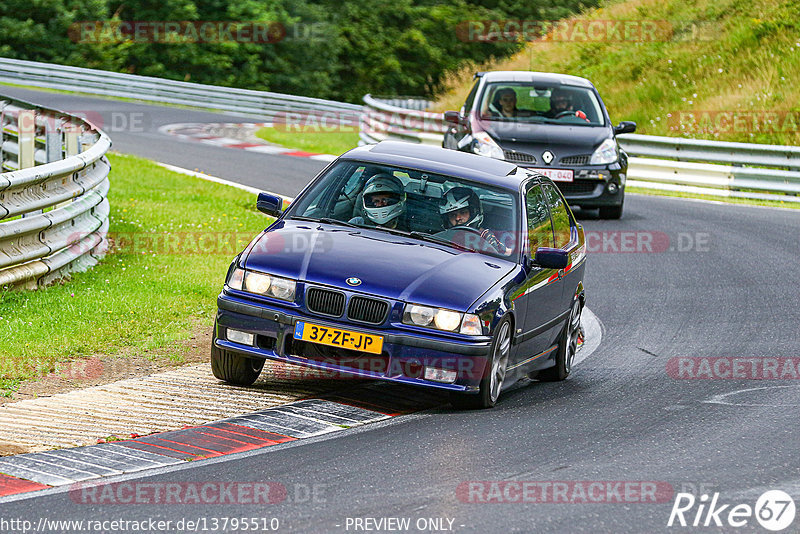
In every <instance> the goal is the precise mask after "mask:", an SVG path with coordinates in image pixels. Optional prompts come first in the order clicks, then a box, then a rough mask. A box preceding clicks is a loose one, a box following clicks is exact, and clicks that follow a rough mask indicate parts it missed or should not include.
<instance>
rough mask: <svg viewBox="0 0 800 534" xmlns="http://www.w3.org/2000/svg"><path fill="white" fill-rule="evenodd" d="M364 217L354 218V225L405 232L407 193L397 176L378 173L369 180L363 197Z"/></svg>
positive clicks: (365, 185)
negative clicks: (380, 227)
mask: <svg viewBox="0 0 800 534" xmlns="http://www.w3.org/2000/svg"><path fill="white" fill-rule="evenodd" d="M361 209H362V212H363V214H364V216H363V217H353V218H352V219H350V222H351V223H353V224H366V225H369V226H382V227H385V228H399V229H401V230H404V229H405V228H404V226H405V220H404V219H405V212H406V192H405V188H404V187H403V182H402V181H400V179H399V178H397V177H396V176H392V175H391V174H387V173H378V174H376V175H374V176H373V177H372V178H370V179H369V180H367V183H365V184H364V191H363V193H362V195H361Z"/></svg>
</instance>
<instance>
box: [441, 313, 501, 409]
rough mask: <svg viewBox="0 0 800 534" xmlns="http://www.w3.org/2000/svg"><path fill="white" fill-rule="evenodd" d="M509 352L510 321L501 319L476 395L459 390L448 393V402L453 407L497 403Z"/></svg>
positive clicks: (469, 407) (479, 406)
mask: <svg viewBox="0 0 800 534" xmlns="http://www.w3.org/2000/svg"><path fill="white" fill-rule="evenodd" d="M510 353H511V321H510V320H509V319H503V321H502V322H501V323H500V324H499V325H497V333H496V334H495V336H494V339H493V340H492V346H491V350H490V352H489V354H491V359H490V360H489V362H488V365H487V366H486V370H485V371H484V376H483V378H482V379H481V383H480V386H479V387H480V389H479V392H478V394H477V395H474V394H466V393H459V392H451V393H450V404H452V405H453V406H454V407H455V408H466V409H476V408H491V407H492V406H494V405H495V404H496V403H497V399H498V397H500V390H502V389H503V382H504V381H505V378H506V370H507V369H508V355H509V354H510Z"/></svg>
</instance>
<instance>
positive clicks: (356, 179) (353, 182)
mask: <svg viewBox="0 0 800 534" xmlns="http://www.w3.org/2000/svg"><path fill="white" fill-rule="evenodd" d="M364 169H365V167H363V166H361V167H358V168H357V169H356V170H355V172H354V173H353V174H351V175H350V178H348V179H347V182H346V183H345V184H344V189H342V192H341V193H340V196H339V198H342V197H346V198H353V197H354V195H356V194H358V192H359V191H360V190H361V182H362V181H363V176H364Z"/></svg>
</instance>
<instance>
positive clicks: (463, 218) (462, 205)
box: [439, 187, 511, 256]
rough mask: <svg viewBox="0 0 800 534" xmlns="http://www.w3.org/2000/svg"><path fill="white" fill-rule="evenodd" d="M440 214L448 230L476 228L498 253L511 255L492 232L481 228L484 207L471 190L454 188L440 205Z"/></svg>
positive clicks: (443, 198)
mask: <svg viewBox="0 0 800 534" xmlns="http://www.w3.org/2000/svg"><path fill="white" fill-rule="evenodd" d="M439 214H440V215H441V216H442V222H443V223H444V227H445V228H446V229H450V228H458V227H459V226H461V227H468V228H474V229H475V230H478V231H479V232H480V235H481V237H482V238H483V239H484V240H485V241H486V242H487V243H489V244H490V245H491V246H492V248H494V249H495V250H496V251H497V252H499V253H500V254H502V255H504V256H508V255H510V254H511V249H509V248H508V247H506V246H505V245H503V244H502V243H501V242H500V240H499V239H497V236H495V235H494V233H493V232H492V231H491V230H489V229H483V228H481V225H482V224H483V206H481V200H480V198H478V194H477V193H475V191H473V190H472V189H471V188H469V187H453V188H451V189H450V190H449V191H447V193H445V195H444V196H443V197H442V199H441V201H440V203H439Z"/></svg>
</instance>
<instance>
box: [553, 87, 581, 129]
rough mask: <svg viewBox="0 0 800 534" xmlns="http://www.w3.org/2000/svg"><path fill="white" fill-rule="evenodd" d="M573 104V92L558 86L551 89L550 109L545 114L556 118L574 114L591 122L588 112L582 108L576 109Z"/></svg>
mask: <svg viewBox="0 0 800 534" xmlns="http://www.w3.org/2000/svg"><path fill="white" fill-rule="evenodd" d="M573 106H574V102H573V99H572V92H571V91H569V90H567V89H563V88H561V87H556V88H555V89H553V90H552V91H550V110H549V111H547V112H545V113H544V116H545V117H548V118H550V119H555V118H559V117H566V116H569V115H574V116H576V117H579V118H581V119H584V120H585V121H586V122H589V119H588V118H587V117H586V113H584V112H583V111H581V110H575V109H574V107H573Z"/></svg>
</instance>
